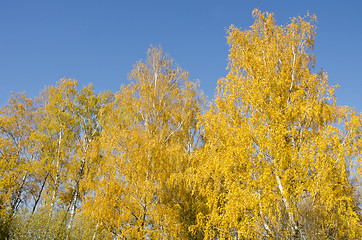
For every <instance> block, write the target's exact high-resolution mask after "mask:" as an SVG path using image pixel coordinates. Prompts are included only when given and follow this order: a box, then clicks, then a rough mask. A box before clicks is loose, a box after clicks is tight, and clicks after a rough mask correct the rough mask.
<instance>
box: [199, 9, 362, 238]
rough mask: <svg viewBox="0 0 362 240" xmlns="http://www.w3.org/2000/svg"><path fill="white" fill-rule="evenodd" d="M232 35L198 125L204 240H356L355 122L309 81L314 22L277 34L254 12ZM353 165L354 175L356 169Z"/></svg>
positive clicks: (294, 23)
mask: <svg viewBox="0 0 362 240" xmlns="http://www.w3.org/2000/svg"><path fill="white" fill-rule="evenodd" d="M253 16H254V18H255V23H254V24H253V25H252V26H251V29H250V30H245V31H241V30H240V29H238V28H236V27H234V26H231V27H230V28H229V31H228V43H229V45H230V54H229V66H228V69H229V73H228V75H227V77H226V78H225V79H221V80H219V82H218V94H217V96H216V99H215V101H214V102H213V103H212V104H211V108H210V110H209V111H208V112H207V113H206V114H204V115H203V116H202V124H201V126H202V128H203V129H204V139H205V145H204V148H203V149H202V150H200V151H198V152H197V153H195V156H194V157H195V158H196V159H198V161H197V162H198V163H199V166H196V167H195V168H194V170H195V169H196V170H195V176H194V181H195V182H194V184H195V185H196V186H197V187H198V189H199V191H200V193H201V194H202V195H203V196H204V197H205V198H206V201H207V210H205V211H203V212H199V214H198V216H197V218H198V224H197V226H195V229H197V228H198V229H202V230H203V231H204V234H205V239H229V238H233V239H261V238H269V239H357V238H360V237H361V232H362V229H361V218H360V210H359V208H358V204H356V202H355V200H354V198H353V195H354V194H353V191H354V189H353V187H352V185H351V177H352V175H356V174H357V175H360V174H361V172H360V169H359V168H358V165H359V163H360V162H361V129H362V125H361V115H360V114H358V113H355V112H354V111H353V110H351V109H349V108H348V107H345V106H338V105H337V104H336V100H335V95H334V90H335V88H336V87H335V86H329V85H328V83H327V79H328V78H327V74H326V73H325V72H319V73H313V68H314V62H315V60H314V56H313V54H312V53H311V51H312V49H313V45H314V40H315V24H314V21H315V20H316V18H315V16H309V15H308V16H307V17H304V18H302V17H297V18H292V19H291V23H290V24H288V25H287V26H285V27H284V26H278V25H276V23H275V19H274V17H273V15H272V14H270V13H261V12H260V11H259V10H254V12H253ZM356 165H357V167H355V166H356Z"/></svg>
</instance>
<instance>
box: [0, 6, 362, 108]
mask: <svg viewBox="0 0 362 240" xmlns="http://www.w3.org/2000/svg"><path fill="white" fill-rule="evenodd" d="M254 8H259V9H260V10H262V11H269V12H273V13H274V14H275V17H276V20H277V24H279V25H286V24H288V23H289V19H290V17H294V16H298V15H300V16H304V15H305V14H306V13H307V12H308V11H309V12H310V13H312V14H316V15H317V18H318V23H317V37H316V44H315V51H314V53H315V55H316V60H317V66H316V71H319V70H320V68H323V69H324V70H325V71H326V72H327V73H328V75H329V80H330V83H331V84H336V83H338V84H339V85H340V89H338V90H337V101H338V103H339V104H344V105H349V106H353V107H355V109H356V110H357V111H360V112H362V93H361V90H362V74H361V70H362V47H361V44H362V20H361V13H362V1H359V0H354V1H350V0H344V1H333V0H329V1H327V0H325V1H324V0H322V1H317V0H314V1H291V0H289V1H287V0H285V1H272V0H268V1H267V0H265V1H262V0H243V1H242V0H224V1H222V0H219V1H212V0H209V1H198V0H193V1H189V0H184V1H173V0H168V1H157V0H153V1H149V0H148V1H147V0H144V1H130V0H129V1H121V0H119V1H107V0H103V1H100V0H99V1H92V0H87V1H81V0H78V1H76V0H73V1H68V0H62V1H61V0H59V1H54V0H46V1H38V0H32V1H25V0H24V1H18V0H1V1H0V83H1V88H0V105H1V106H2V105H4V104H6V102H7V99H8V98H9V93H10V92H11V91H13V92H21V91H26V93H27V95H28V96H30V97H33V96H37V95H38V94H39V91H40V90H42V89H44V87H45V86H47V85H54V84H56V82H57V81H59V79H60V78H62V77H67V78H74V79H76V80H78V81H79V85H80V86H84V85H88V84H89V83H92V84H93V85H94V87H95V90H96V91H97V92H99V91H103V90H111V91H112V92H115V91H117V90H119V87H120V85H121V84H126V83H128V80H127V74H128V73H129V72H130V71H131V69H132V66H133V65H134V64H135V63H136V62H137V61H138V60H140V59H144V58H145V57H146V52H147V49H148V48H149V46H150V44H154V45H161V46H162V47H163V48H164V51H165V52H166V53H168V54H169V56H170V57H172V58H173V59H174V60H175V62H176V63H177V64H178V65H180V66H181V67H182V68H183V69H185V70H186V71H188V72H189V73H190V77H191V79H199V80H200V87H201V89H202V90H203V91H204V93H205V94H206V95H207V96H208V97H209V99H212V98H213V96H214V94H215V89H216V84H217V80H218V79H219V78H221V77H224V76H225V75H226V73H227V71H226V69H225V68H226V66H227V58H228V46H227V44H226V38H225V37H226V29H227V28H228V26H230V25H231V24H234V25H235V26H237V27H239V28H241V29H247V28H248V27H249V26H250V25H251V24H252V23H253V19H252V15H251V12H252V10H253V9H254Z"/></svg>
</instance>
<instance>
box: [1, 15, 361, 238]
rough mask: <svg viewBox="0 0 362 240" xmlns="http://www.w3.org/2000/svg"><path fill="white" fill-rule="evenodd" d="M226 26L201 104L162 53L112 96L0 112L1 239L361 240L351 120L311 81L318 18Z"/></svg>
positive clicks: (319, 82)
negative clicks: (220, 74)
mask: <svg viewBox="0 0 362 240" xmlns="http://www.w3.org/2000/svg"><path fill="white" fill-rule="evenodd" d="M253 17H254V19H255V22H254V24H253V25H252V26H251V27H250V29H248V30H240V29H239V28H237V27H235V26H230V28H229V30H228V36H227V40H228V44H229V46H230V54H229V64H228V71H229V72H228V74H227V76H225V78H223V79H220V80H219V82H218V85H217V94H216V96H215V98H214V99H213V100H212V101H211V102H209V106H208V107H205V106H206V101H205V97H204V96H203V94H202V92H201V91H200V90H199V86H198V83H197V82H193V81H191V80H189V78H188V73H187V72H186V71H184V70H182V69H181V68H180V67H179V66H178V65H176V64H175V63H174V61H173V60H172V59H171V58H170V57H169V56H167V55H166V54H165V53H164V52H163V50H162V48H161V47H151V48H150V49H149V50H148V52H147V58H146V60H145V61H139V62H137V63H136V64H135V65H134V67H133V70H132V71H131V73H130V75H129V80H130V83H129V84H128V85H122V86H121V88H120V90H119V91H118V92H116V93H112V92H103V93H99V94H97V93H95V92H94V89H93V86H92V85H89V86H85V87H82V88H78V83H77V81H76V80H72V79H66V78H63V79H61V80H60V81H59V82H58V83H57V84H56V85H55V86H49V87H47V88H45V89H44V90H43V91H42V92H41V93H40V95H39V96H38V97H34V98H28V97H26V95H25V94H23V93H19V94H13V95H12V96H11V97H10V99H9V102H8V104H7V105H5V106H3V107H1V109H0V173H1V174H0V238H1V239H358V238H361V237H362V236H361V233H362V225H361V220H362V215H361V209H360V205H361V201H360V198H359V185H360V176H361V173H362V172H361V162H362V161H361V157H362V156H361V148H362V138H361V134H362V115H361V113H358V112H356V111H354V110H353V109H352V108H349V107H348V106H339V105H338V104H337V103H336V97H335V94H334V91H335V89H336V88H337V87H338V86H330V85H329V84H328V76H327V73H325V72H323V71H321V72H315V69H314V65H315V56H314V55H313V53H312V51H313V47H314V41H315V36H316V26H315V21H316V17H315V16H312V15H307V16H305V17H297V18H292V19H291V22H290V23H289V24H288V25H286V26H279V25H277V24H276V21H275V18H274V16H273V14H271V13H267V12H265V13H262V12H260V11H259V10H257V9H256V10H254V12H253Z"/></svg>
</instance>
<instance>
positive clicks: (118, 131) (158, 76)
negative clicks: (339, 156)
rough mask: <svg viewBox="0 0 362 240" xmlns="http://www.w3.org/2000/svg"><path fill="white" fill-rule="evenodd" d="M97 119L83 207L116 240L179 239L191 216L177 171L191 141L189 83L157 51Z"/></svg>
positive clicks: (193, 103) (195, 99)
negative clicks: (96, 161)
mask: <svg viewBox="0 0 362 240" xmlns="http://www.w3.org/2000/svg"><path fill="white" fill-rule="evenodd" d="M130 79H131V81H132V82H131V84H130V85H128V86H127V87H126V86H122V87H121V91H120V92H118V93H116V94H115V101H114V102H113V103H112V104H111V105H109V106H107V107H105V108H104V109H103V110H104V111H106V112H107V114H104V115H102V116H104V118H102V126H103V131H102V136H101V139H100V148H101V151H102V154H101V156H102V157H101V162H102V167H100V168H99V171H98V172H97V173H96V176H97V177H98V181H97V182H95V184H94V195H93V196H92V197H89V198H88V199H87V204H85V208H86V209H87V210H85V211H88V212H89V213H90V214H91V215H92V216H93V217H94V218H95V219H97V221H98V225H99V227H100V228H105V229H107V230H108V231H109V232H110V233H112V234H113V235H114V237H115V238H117V239H141V238H150V239H171V238H178V237H183V238H186V236H187V234H188V233H187V232H188V226H189V225H191V224H193V222H192V221H195V218H194V219H189V218H186V217H185V218H182V217H183V216H186V215H188V216H190V218H192V217H194V216H195V215H194V216H191V214H190V208H191V207H190V206H191V205H192V202H191V201H186V200H187V199H189V197H190V196H191V192H190V191H189V190H188V189H187V187H186V184H185V181H183V180H182V179H183V174H184V172H185V170H186V169H187V168H188V166H189V161H190V158H189V156H190V153H191V152H192V151H193V149H194V148H195V147H196V146H197V141H198V139H197V135H196V133H197V130H196V115H197V114H198V113H199V111H200V110H201V105H200V103H201V98H200V95H199V93H198V91H197V86H196V84H195V83H192V82H191V81H189V80H188V74H187V73H186V72H184V71H182V70H181V69H180V68H179V67H177V66H175V65H174V63H173V61H172V60H171V59H169V58H168V57H167V56H165V55H164V54H163V51H162V49H160V48H157V47H153V48H151V49H149V51H148V55H147V60H146V61H145V62H142V61H140V62H138V63H137V65H135V67H134V69H133V70H132V72H131V73H130Z"/></svg>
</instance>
